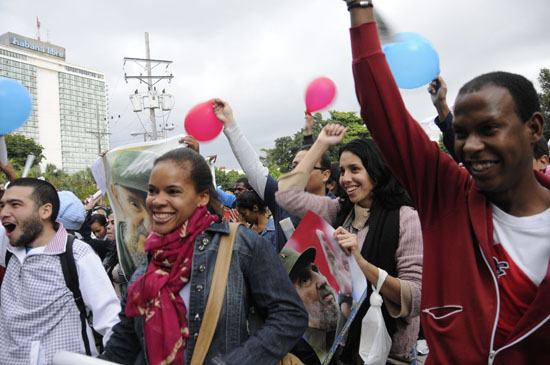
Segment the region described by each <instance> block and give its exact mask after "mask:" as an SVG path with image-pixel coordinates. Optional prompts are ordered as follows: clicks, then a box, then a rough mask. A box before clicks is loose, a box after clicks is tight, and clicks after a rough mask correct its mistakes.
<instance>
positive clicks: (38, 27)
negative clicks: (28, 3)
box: [36, 17, 40, 40]
mask: <svg viewBox="0 0 550 365" xmlns="http://www.w3.org/2000/svg"><path fill="white" fill-rule="evenodd" d="M36 39H38V40H40V20H38V17H36Z"/></svg>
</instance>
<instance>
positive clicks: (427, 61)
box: [383, 33, 439, 89]
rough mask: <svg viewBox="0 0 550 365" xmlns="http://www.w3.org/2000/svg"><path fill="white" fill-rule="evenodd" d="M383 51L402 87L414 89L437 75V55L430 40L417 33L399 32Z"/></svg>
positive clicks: (398, 83) (396, 79) (398, 84)
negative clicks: (395, 40) (394, 40)
mask: <svg viewBox="0 0 550 365" xmlns="http://www.w3.org/2000/svg"><path fill="white" fill-rule="evenodd" d="M396 37H397V42H395V43H388V44H386V45H384V47H383V51H384V53H385V54H386V60H387V61H388V64H389V66H390V69H391V72H392V74H393V78H394V79H395V82H396V83H397V86H399V87H400V88H402V89H415V88H417V87H421V86H423V85H426V84H428V83H429V82H431V81H432V80H433V79H435V78H436V77H437V76H438V75H439V56H438V55H437V52H436V50H435V48H434V47H433V45H432V44H431V42H430V41H429V40H427V39H426V38H424V37H422V36H421V35H420V34H417V33H399V34H397V35H396Z"/></svg>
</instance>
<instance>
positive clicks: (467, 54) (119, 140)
mask: <svg viewBox="0 0 550 365" xmlns="http://www.w3.org/2000/svg"><path fill="white" fill-rule="evenodd" d="M374 3H375V7H376V9H377V11H378V12H379V13H380V14H381V15H382V16H383V17H384V19H385V20H386V22H387V23H388V24H389V25H390V26H391V27H392V29H393V30H394V31H396V32H402V31H407V32H417V33H420V34H422V35H423V36H425V37H426V38H428V39H429V40H431V41H432V43H433V44H434V46H435V48H436V50H437V51H438V53H439V57H440V68H441V73H442V75H443V76H444V78H445V79H446V80H447V83H448V84H449V100H450V102H451V103H452V101H453V100H454V97H455V96H456V92H457V90H458V88H459V87H460V86H461V85H462V84H464V83H465V82H466V81H468V80H469V79H471V78H472V77H474V76H476V75H478V74H480V73H483V72H487V71H494V70H504V71H511V72H516V73H521V74H523V75H524V76H526V77H528V78H529V79H530V80H532V81H533V82H535V84H536V85H537V87H538V82H537V81H536V78H537V75H538V72H539V70H540V68H541V67H550V37H549V34H550V21H549V20H548V16H549V15H550V1H548V0H525V1H521V2H518V1H512V0H484V1H474V0H463V1H441V0H419V1H410V0H394V1H380V0H375V1H374ZM36 16H38V17H39V19H40V22H41V25H42V27H41V36H42V40H46V39H48V40H49V41H50V42H51V43H53V44H56V45H59V46H62V47H65V48H66V54H67V62H69V63H73V64H76V65H81V66H86V67H89V68H92V69H95V70H100V71H103V72H105V74H106V81H107V84H108V89H109V113H110V115H114V116H118V115H120V116H121V118H120V119H117V118H115V121H113V122H112V125H111V132H112V135H111V147H112V148H113V147H116V146H119V145H123V144H127V143H132V142H138V141H140V139H141V138H142V137H131V136H130V132H132V131H136V132H140V131H143V128H142V126H141V125H140V119H141V121H142V122H143V123H144V124H145V126H146V127H147V128H150V122H149V119H148V115H147V114H146V113H145V112H144V113H141V114H140V115H139V118H138V115H136V114H135V113H134V112H133V111H132V108H131V104H130V101H129V97H128V96H129V94H130V93H133V91H134V90H135V89H136V88H138V89H139V90H140V91H145V87H144V86H143V84H142V85H139V83H138V82H136V81H129V83H126V82H125V81H124V72H127V73H128V74H133V73H135V72H136V71H137V69H135V68H132V67H131V65H129V64H127V65H126V67H125V68H123V58H124V57H135V58H145V45H144V32H149V39H150V48H151V58H154V59H165V60H171V61H173V64H172V65H170V67H169V68H168V72H169V73H172V74H173V75H174V79H173V81H172V83H170V84H168V83H160V84H159V89H163V88H164V89H166V92H167V93H170V94H172V95H173V96H174V98H175V107H174V109H173V111H172V112H171V113H170V115H169V116H168V117H169V118H168V123H169V124H172V123H173V124H174V125H175V126H176V129H175V130H174V131H172V132H169V136H172V135H175V134H185V129H184V127H183V121H184V119H185V115H186V114H187V112H188V110H189V109H190V108H192V107H193V106H194V105H196V104H198V103H200V102H203V101H205V100H208V99H210V98H213V97H220V98H222V99H225V100H228V101H229V102H230V104H231V105H232V107H233V110H234V114H235V117H236V119H237V122H238V123H239V124H240V125H241V127H242V128H243V129H244V130H245V134H246V135H247V137H248V139H249V140H250V141H251V143H252V145H253V146H254V147H255V148H256V149H257V150H258V152H259V153H261V152H260V149H261V148H270V147H273V144H274V140H275V138H277V137H281V136H285V135H291V134H293V133H294V132H296V131H297V130H299V129H300V128H301V127H302V126H303V111H304V109H305V106H304V92H305V88H306V86H307V84H308V82H309V81H311V80H312V79H314V78H315V77H318V76H327V77H330V78H331V79H332V80H334V82H335V83H336V85H337V88H338V96H337V99H336V100H335V102H334V104H333V105H332V107H331V109H336V110H340V111H358V110H359V106H358V104H357V101H356V98H355V93H354V87H353V77H352V72H351V51H350V43H349V33H348V26H349V15H348V12H347V10H346V8H345V4H344V2H343V1H341V0H276V1H242V0H241V1H238V0H224V1H221V0H210V1H190V0H183V1H166V0H156V1H143V0H134V1H126V0H119V1H107V0H94V1H91V0H88V1H83V0H80V1H55V0H51V1H44V0H18V1H12V0H0V25H1V29H0V33H4V32H8V31H11V32H14V33H17V34H21V35H24V36H28V37H34V36H35V35H36ZM138 72H139V71H138ZM163 72H164V70H163V68H160V69H158V71H156V70H155V74H159V73H160V74H163ZM402 94H403V97H404V99H405V103H406V104H407V106H408V108H409V110H410V112H411V114H412V115H413V116H414V117H415V118H417V119H418V120H425V119H426V118H429V117H430V116H432V115H433V114H434V109H433V106H432V105H431V101H430V98H429V95H428V93H427V92H426V90H425V88H424V87H423V88H420V89H416V90H403V92H402ZM327 115H328V114H326V112H325V114H324V116H325V117H326V116H327ZM165 117H167V116H165ZM159 119H160V118H159ZM91 138H93V137H91ZM201 153H202V154H203V155H211V154H217V155H218V162H217V165H218V166H227V167H228V168H238V164H237V162H236V160H235V159H234V157H233V155H232V153H231V149H230V148H229V146H228V143H227V140H226V138H225V136H224V135H223V134H221V135H220V136H219V137H218V138H217V139H215V140H214V141H212V142H210V143H205V144H203V145H202V146H201Z"/></svg>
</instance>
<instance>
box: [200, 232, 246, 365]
mask: <svg viewBox="0 0 550 365" xmlns="http://www.w3.org/2000/svg"><path fill="white" fill-rule="evenodd" d="M239 225H240V223H229V228H230V232H229V235H224V236H223V237H222V238H221V241H220V246H219V248H218V255H217V257H216V266H215V267H214V275H213V277H212V283H211V285H210V293H209V294H208V301H207V302H206V309H205V310H204V315H203V316H202V318H203V321H202V323H201V328H200V330H199V337H198V339H197V343H196V344H195V349H194V351H193V357H192V359H191V365H201V364H202V363H203V362H204V359H205V357H206V353H207V352H208V349H209V348H210V344H211V343H212V337H214V331H215V330H216V325H217V324H218V319H219V318H220V311H221V308H222V304H223V299H224V297H225V287H226V285H227V276H228V274H229V265H230V263H231V256H232V253H233V243H234V242H235V234H236V233H237V229H238V228H239Z"/></svg>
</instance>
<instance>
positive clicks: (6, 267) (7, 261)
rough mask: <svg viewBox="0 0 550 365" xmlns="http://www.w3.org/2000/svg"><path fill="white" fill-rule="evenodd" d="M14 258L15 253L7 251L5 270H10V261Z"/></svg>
mask: <svg viewBox="0 0 550 365" xmlns="http://www.w3.org/2000/svg"><path fill="white" fill-rule="evenodd" d="M12 256H13V253H11V252H10V251H8V250H6V257H5V260H4V268H5V269H6V270H7V269H8V263H9V262H10V259H11V257H12Z"/></svg>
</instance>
